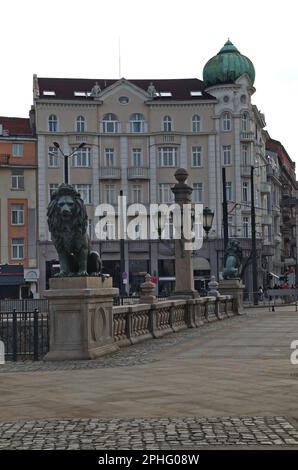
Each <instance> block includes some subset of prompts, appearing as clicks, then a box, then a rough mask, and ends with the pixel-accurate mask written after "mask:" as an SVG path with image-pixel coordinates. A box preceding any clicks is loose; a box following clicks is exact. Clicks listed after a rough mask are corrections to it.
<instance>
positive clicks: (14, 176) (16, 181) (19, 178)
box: [11, 170, 25, 189]
mask: <svg viewBox="0 0 298 470" xmlns="http://www.w3.org/2000/svg"><path fill="white" fill-rule="evenodd" d="M24 187H25V185H24V171H23V170H13V171H12V172H11V188H12V189H24Z"/></svg>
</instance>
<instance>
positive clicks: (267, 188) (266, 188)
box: [260, 182, 271, 193]
mask: <svg viewBox="0 0 298 470" xmlns="http://www.w3.org/2000/svg"><path fill="white" fill-rule="evenodd" d="M260 189H261V193H270V192H271V188H270V184H269V183H265V182H262V183H261V185H260Z"/></svg>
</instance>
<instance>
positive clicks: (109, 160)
mask: <svg viewBox="0 0 298 470" xmlns="http://www.w3.org/2000/svg"><path fill="white" fill-rule="evenodd" d="M105 166H106V167H109V168H110V167H112V166H115V151H114V149H113V148H106V149H105Z"/></svg>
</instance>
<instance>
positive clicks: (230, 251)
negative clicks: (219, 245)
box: [223, 240, 242, 279]
mask: <svg viewBox="0 0 298 470" xmlns="http://www.w3.org/2000/svg"><path fill="white" fill-rule="evenodd" d="M241 274H242V248H241V246H240V242H239V240H229V242H228V244H227V248H226V252H225V267H224V270H223V278H224V279H235V278H240V277H241Z"/></svg>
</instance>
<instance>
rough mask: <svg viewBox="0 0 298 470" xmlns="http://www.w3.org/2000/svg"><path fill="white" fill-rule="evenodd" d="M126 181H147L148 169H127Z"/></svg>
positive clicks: (138, 167) (139, 167) (137, 167)
mask: <svg viewBox="0 0 298 470" xmlns="http://www.w3.org/2000/svg"><path fill="white" fill-rule="evenodd" d="M127 178H128V179H149V178H150V176H149V168H145V167H143V166H136V167H133V168H127Z"/></svg>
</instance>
